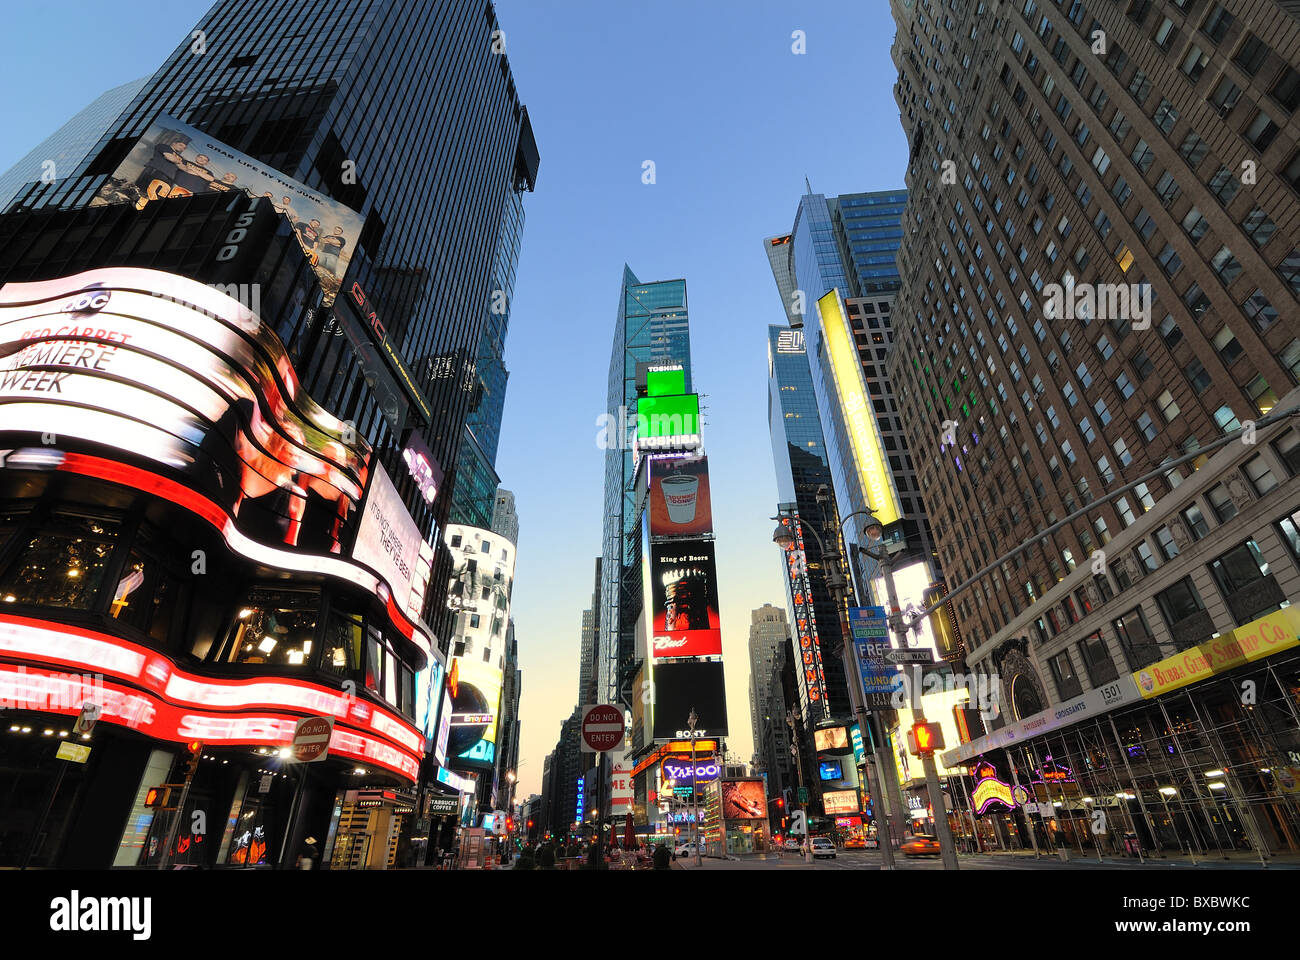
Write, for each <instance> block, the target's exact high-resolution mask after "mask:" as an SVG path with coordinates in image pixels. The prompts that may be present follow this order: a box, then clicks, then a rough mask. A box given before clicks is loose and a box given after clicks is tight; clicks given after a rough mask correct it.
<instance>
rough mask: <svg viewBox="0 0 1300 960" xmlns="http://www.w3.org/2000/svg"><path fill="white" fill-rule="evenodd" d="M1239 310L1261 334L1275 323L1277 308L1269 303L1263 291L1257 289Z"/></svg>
mask: <svg viewBox="0 0 1300 960" xmlns="http://www.w3.org/2000/svg"><path fill="white" fill-rule="evenodd" d="M1241 309H1242V311H1243V312H1244V313H1245V314H1246V316H1248V317H1250V319H1251V321H1252V322H1253V323H1254V324H1255V329H1256V330H1259V331H1260V332H1261V333H1262V332H1263V331H1265V330H1267V329H1268V328H1269V327H1271V326H1273V324H1274V323H1276V322H1277V308H1276V307H1274V306H1273V304H1271V303H1269V301H1268V297H1266V296H1264V291H1263V290H1260V289H1258V288H1257V289H1256V290H1255V292H1254V293H1252V294H1251V295H1250V297H1248V298H1247V300H1246V302H1245V303H1243V304H1242V305H1241Z"/></svg>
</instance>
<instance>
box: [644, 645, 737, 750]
mask: <svg viewBox="0 0 1300 960" xmlns="http://www.w3.org/2000/svg"><path fill="white" fill-rule="evenodd" d="M652 694H653V712H654V721H653V722H654V738H655V739H656V740H680V739H682V738H684V737H687V736H689V731H688V727H687V718H688V717H689V716H690V715H691V711H692V710H694V711H695V715H696V717H697V720H696V723H695V733H696V735H697V736H698V737H725V736H726V735H727V692H726V688H725V686H724V685H723V676H722V663H721V662H720V661H716V660H712V661H698V660H676V661H666V662H664V663H657V664H655V668H654V684H653V691H652Z"/></svg>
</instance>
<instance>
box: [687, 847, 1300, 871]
mask: <svg viewBox="0 0 1300 960" xmlns="http://www.w3.org/2000/svg"><path fill="white" fill-rule="evenodd" d="M894 859H895V865H896V867H897V869H899V870H939V871H942V869H943V863H942V861H941V860H940V859H939V858H938V857H905V856H902V855H901V854H900V855H896V856H895V858H894ZM960 863H961V869H963V870H1146V871H1153V870H1179V871H1183V870H1210V869H1213V870H1221V869H1234V868H1235V869H1255V870H1257V869H1259V862H1258V861H1257V860H1256V861H1243V860H1234V861H1230V862H1225V861H1223V860H1212V861H1207V860H1201V861H1199V863H1197V864H1195V865H1193V864H1192V862H1191V861H1190V860H1182V859H1172V858H1170V859H1153V858H1147V859H1146V860H1145V861H1138V860H1120V859H1107V860H1103V861H1101V862H1098V861H1097V860H1096V859H1095V858H1094V859H1084V858H1080V857H1074V856H1072V857H1071V858H1070V861H1069V862H1068V863H1066V862H1064V861H1061V860H1059V859H1057V858H1056V857H1055V856H1052V857H1046V856H1044V857H1040V858H1038V859H1034V856H1033V854H1032V853H990V854H977V855H965V854H964V855H962V856H961V858H960ZM1297 867H1300V864H1297V863H1291V862H1284V863H1278V862H1273V863H1270V865H1269V868H1270V869H1286V870H1294V869H1297ZM673 868H674V869H683V870H695V869H702V870H879V869H880V853H879V852H878V851H875V850H840V851H839V853H838V855H837V856H836V857H834V858H822V859H820V860H815V861H813V863H811V864H809V863H806V862H805V861H804V860H803V858H802V857H800V856H799V855H798V854H795V853H793V852H791V853H787V854H785V856H784V857H782V856H781V855H780V854H776V853H766V854H753V855H749V856H743V857H739V858H737V859H735V860H720V859H717V858H708V857H706V858H704V859H703V860H702V861H701V862H700V866H699V867H698V868H697V867H696V866H695V861H694V860H691V859H689V858H679V859H678V860H676V861H675V862H674V863H673Z"/></svg>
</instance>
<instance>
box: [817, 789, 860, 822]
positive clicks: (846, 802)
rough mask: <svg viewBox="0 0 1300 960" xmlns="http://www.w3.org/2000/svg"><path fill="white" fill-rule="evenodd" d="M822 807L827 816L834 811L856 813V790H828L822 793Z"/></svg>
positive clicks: (834, 812)
mask: <svg viewBox="0 0 1300 960" xmlns="http://www.w3.org/2000/svg"><path fill="white" fill-rule="evenodd" d="M822 807H823V809H824V810H825V811H826V815H827V816H828V817H829V816H832V815H833V814H836V813H857V812H858V791H856V790H828V791H826V792H825V793H823V794H822Z"/></svg>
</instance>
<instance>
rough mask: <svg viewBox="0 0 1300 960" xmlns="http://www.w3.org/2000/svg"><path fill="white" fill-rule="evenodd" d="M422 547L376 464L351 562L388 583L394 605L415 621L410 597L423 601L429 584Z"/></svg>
mask: <svg viewBox="0 0 1300 960" xmlns="http://www.w3.org/2000/svg"><path fill="white" fill-rule="evenodd" d="M423 544H424V538H423V537H422V536H421V535H420V528H419V527H417V526H416V525H415V521H414V520H413V519H411V515H410V513H408V512H407V510H406V504H404V503H403V502H402V498H401V495H399V494H398V492H397V488H396V487H394V486H393V481H391V480H389V479H388V474H387V473H386V472H385V470H384V468H383V467H382V466H381V465H380V464H378V463H376V464H375V465H374V472H373V473H372V474H371V477H370V489H369V492H368V493H367V494H366V502H365V506H364V508H363V510H362V514H361V524H360V526H359V527H358V529H357V541H356V545H355V546H354V547H353V548H352V559H353V560H356V561H357V562H358V563H364V564H366V565H367V566H369V567H370V568H371V569H372V570H374V571H375V572H376V573H378V574H379V576H380V577H382V578H383V580H384V582H385V583H387V584H388V588H389V590H390V591H391V593H392V596H393V602H394V603H396V604H397V605H398V606H399V607H401V608H402V609H403V610H405V611H406V612H407V614H408V615H410V616H412V617H415V618H417V619H418V618H419V616H420V608H419V607H418V606H415V608H414V609H412V606H413V605H412V603H411V598H412V596H413V595H414V596H416V597H419V598H420V599H421V600H422V599H423V597H424V592H425V588H426V587H427V586H428V582H429V567H428V566H427V565H426V564H421V563H420V548H421V546H422V545H423Z"/></svg>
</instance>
